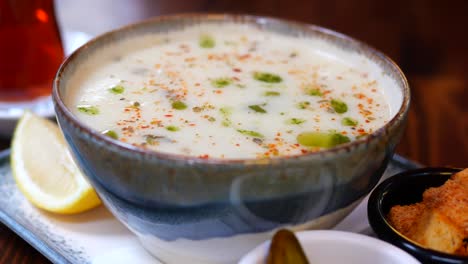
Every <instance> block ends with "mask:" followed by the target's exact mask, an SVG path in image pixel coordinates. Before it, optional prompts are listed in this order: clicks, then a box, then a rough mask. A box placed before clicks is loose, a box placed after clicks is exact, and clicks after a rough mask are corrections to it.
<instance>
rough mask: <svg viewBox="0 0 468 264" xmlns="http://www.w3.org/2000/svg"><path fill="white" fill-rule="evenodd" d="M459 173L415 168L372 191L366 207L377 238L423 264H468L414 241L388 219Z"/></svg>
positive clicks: (438, 169) (444, 169)
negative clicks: (399, 207) (397, 208)
mask: <svg viewBox="0 0 468 264" xmlns="http://www.w3.org/2000/svg"><path fill="white" fill-rule="evenodd" d="M458 171H460V169H453V168H423V169H416V170H410V171H405V172H402V173H399V174H397V175H395V176H393V177H390V178H388V179H386V180H385V181H383V182H382V183H380V184H379V186H377V187H376V188H375V190H374V191H373V192H372V194H371V196H370V197H369V202H368V204H367V206H368V218H369V223H370V225H371V227H372V229H373V230H374V232H375V233H376V234H377V236H378V237H379V238H381V239H383V240H385V241H388V242H390V243H392V244H394V245H395V246H398V247H400V248H402V249H404V250H406V251H407V252H408V253H410V254H411V255H413V256H415V257H416V258H418V259H419V260H420V261H421V262H422V263H440V264H449V263H450V264H462V263H468V257H461V256H455V255H451V254H445V253H442V252H439V251H435V250H431V249H428V248H425V247H423V246H421V245H419V244H417V243H415V242H413V241H411V240H410V239H408V238H406V237H405V236H403V235H402V234H401V233H400V232H398V231H397V230H396V229H395V228H393V227H392V226H391V225H390V223H389V222H388V221H387V218H386V216H387V214H388V212H389V211H390V208H392V207H393V206H395V205H408V204H414V203H417V202H420V201H422V195H423V192H424V191H425V190H426V189H428V188H430V187H438V186H441V185H442V184H444V183H445V182H446V181H447V180H448V179H449V178H450V176H452V174H454V173H456V172H458Z"/></svg>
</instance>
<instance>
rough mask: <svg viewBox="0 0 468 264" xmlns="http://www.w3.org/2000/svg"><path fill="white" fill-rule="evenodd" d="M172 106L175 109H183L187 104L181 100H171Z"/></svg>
mask: <svg viewBox="0 0 468 264" xmlns="http://www.w3.org/2000/svg"><path fill="white" fill-rule="evenodd" d="M172 108H173V109H176V110H184V109H186V108H187V105H186V104H185V103H184V102H182V101H174V102H172Z"/></svg>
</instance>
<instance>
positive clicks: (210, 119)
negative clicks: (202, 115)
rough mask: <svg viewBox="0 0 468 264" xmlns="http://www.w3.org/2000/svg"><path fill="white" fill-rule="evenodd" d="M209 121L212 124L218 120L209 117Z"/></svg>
mask: <svg viewBox="0 0 468 264" xmlns="http://www.w3.org/2000/svg"><path fill="white" fill-rule="evenodd" d="M208 121H210V122H214V121H216V118H214V117H212V116H210V117H208Z"/></svg>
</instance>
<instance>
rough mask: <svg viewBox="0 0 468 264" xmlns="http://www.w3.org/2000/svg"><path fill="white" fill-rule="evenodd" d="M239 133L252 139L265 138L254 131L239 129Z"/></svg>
mask: <svg viewBox="0 0 468 264" xmlns="http://www.w3.org/2000/svg"><path fill="white" fill-rule="evenodd" d="M237 132H239V133H241V134H243V135H246V136H250V137H256V138H263V137H264V136H263V135H262V134H260V133H258V132H256V131H252V130H244V129H237Z"/></svg>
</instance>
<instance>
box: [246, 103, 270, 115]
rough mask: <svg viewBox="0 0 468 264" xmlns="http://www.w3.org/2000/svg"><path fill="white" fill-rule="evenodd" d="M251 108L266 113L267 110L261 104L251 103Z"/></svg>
mask: <svg viewBox="0 0 468 264" xmlns="http://www.w3.org/2000/svg"><path fill="white" fill-rule="evenodd" d="M249 108H250V109H252V110H254V111H255V112H257V113H262V114H265V113H266V112H267V111H266V110H265V109H263V107H261V106H260V105H249Z"/></svg>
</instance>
